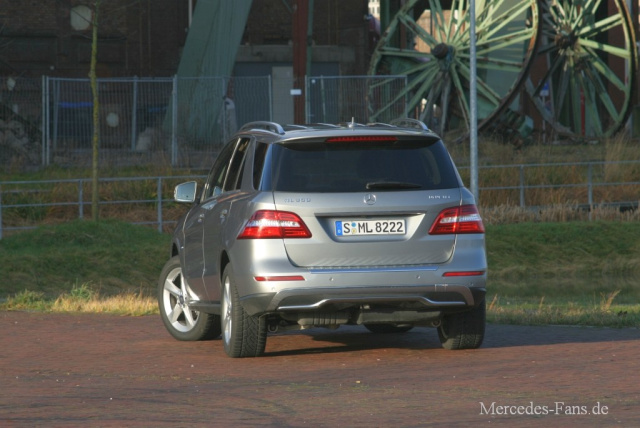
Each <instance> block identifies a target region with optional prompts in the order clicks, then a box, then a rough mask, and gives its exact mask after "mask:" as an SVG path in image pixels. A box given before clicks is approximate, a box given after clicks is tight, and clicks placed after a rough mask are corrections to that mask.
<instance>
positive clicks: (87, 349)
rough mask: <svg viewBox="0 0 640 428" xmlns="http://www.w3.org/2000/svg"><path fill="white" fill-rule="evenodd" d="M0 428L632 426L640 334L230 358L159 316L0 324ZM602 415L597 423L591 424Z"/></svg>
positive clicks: (14, 318) (372, 342) (282, 346)
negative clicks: (186, 337) (178, 332)
mask: <svg viewBox="0 0 640 428" xmlns="http://www.w3.org/2000/svg"><path fill="white" fill-rule="evenodd" d="M0 339H1V342H0V343H1V347H0V427H14V426H15V427H32V426H44V427H76V426H77V427H87V426H89V427H91V426H96V427H98V426H100V427H103V426H104V427H112V426H113V427H116V426H117V427H122V426H128V427H147V426H149V427H163V426H178V427H179V426H189V427H199V426H224V427H231V426H233V427H241V426H267V427H270V426H274V427H275V426H278V427H287V426H290V427H302V426H309V427H334V426H341V427H358V426H362V427H365V426H366V427H387V426H397V427H421V426H428V425H442V426H469V425H474V426H479V425H502V426H560V425H562V426H578V425H579V426H583V427H584V426H608V425H616V426H634V425H637V424H638V421H639V420H640V331H638V330H637V329H624V330H617V329H602V328H579V327H556V326H551V327H522V326H503V325H490V326H488V332H487V337H486V340H485V344H484V345H483V347H482V348H481V349H478V350H473V351H457V352H456V351H446V350H443V349H441V348H440V345H439V343H438V339H437V334H436V332H435V330H433V329H426V328H424V329H423V328H416V329H414V330H412V331H411V332H409V333H406V334H402V335H396V336H393V335H376V334H372V333H369V332H368V331H367V330H366V329H364V328H359V327H341V328H339V329H338V330H333V331H331V330H321V329H318V330H310V331H307V332H295V333H286V334H276V335H272V336H270V337H269V339H268V341H267V349H266V355H265V356H264V357H262V358H254V359H230V358H227V357H226V356H225V355H224V351H223V350H222V346H221V343H220V341H219V340H214V341H208V342H178V341H176V340H174V339H173V338H171V337H170V336H169V334H168V333H167V332H166V331H165V330H164V327H163V326H162V323H161V321H160V319H159V317H156V316H150V317H119V316H111V315H76V314H69V315H61V314H41V313H27V312H0ZM595 413H599V414H595Z"/></svg>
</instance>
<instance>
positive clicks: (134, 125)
mask: <svg viewBox="0 0 640 428" xmlns="http://www.w3.org/2000/svg"><path fill="white" fill-rule="evenodd" d="M137 133H138V76H133V101H132V102H131V150H134V151H135V149H136V134H137Z"/></svg>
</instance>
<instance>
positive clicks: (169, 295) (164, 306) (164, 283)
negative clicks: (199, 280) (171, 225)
mask: <svg viewBox="0 0 640 428" xmlns="http://www.w3.org/2000/svg"><path fill="white" fill-rule="evenodd" d="M194 297H195V296H194V295H193V293H192V292H191V289H190V288H189V285H188V284H187V283H186V281H185V280H184V277H183V276H182V268H181V267H180V258H179V257H178V256H175V257H172V258H171V259H170V260H169V261H168V262H167V263H166V264H165V266H164V269H162V273H161V274H160V281H159V282H158V306H159V308H160V317H161V318H162V322H163V323H164V325H165V327H166V328H167V330H168V331H169V333H171V335H172V336H173V337H175V338H176V339H178V340H202V339H212V338H215V337H218V336H220V317H219V316H217V315H213V314H207V313H204V312H199V311H195V310H193V309H191V308H190V307H189V302H190V301H192V300H193V299H194Z"/></svg>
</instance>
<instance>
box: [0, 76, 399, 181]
mask: <svg viewBox="0 0 640 428" xmlns="http://www.w3.org/2000/svg"><path fill="white" fill-rule="evenodd" d="M2 82H4V83H5V84H0V165H4V166H8V165H16V166H17V165H19V164H22V165H23V166H26V167H35V166H43V165H51V164H56V165H64V166H89V165H90V164H91V159H92V148H91V147H92V137H93V96H92V92H91V85H90V81H89V79H68V78H53V77H47V76H43V77H42V79H29V78H17V79H14V78H12V77H8V78H0V83H2ZM292 83H293V81H292V80H291V79H289V80H286V79H280V80H277V79H273V78H272V77H270V76H261V77H233V78H229V77H198V78H185V77H177V76H174V77H169V78H137V77H133V78H111V79H102V78H101V79H97V86H98V94H99V95H98V99H99V105H100V115H99V122H100V127H99V148H100V152H99V153H100V164H101V165H103V166H111V165H115V166H122V165H127V164H136V165H139V164H157V163H165V164H171V165H172V166H177V167H191V168H201V167H207V166H208V165H209V164H210V163H211V161H212V160H213V158H215V155H216V153H217V149H218V148H219V146H220V145H221V144H222V143H223V142H225V141H226V140H227V139H228V138H229V137H230V136H231V135H232V134H233V133H234V132H235V131H236V130H237V128H238V127H239V126H241V125H242V124H244V123H246V122H250V121H255V120H277V121H281V122H284V123H293V98H294V97H295V96H296V93H295V92H292V91H291V88H292ZM404 86H406V76H380V77H378V76H350V77H335V76H317V77H307V79H306V93H307V97H306V105H305V116H306V122H307V123H315V122H325V123H338V122H345V121H350V120H351V119H352V118H354V119H355V120H356V121H358V122H368V121H369V119H370V118H371V117H372V113H375V117H376V120H377V121H388V120H390V119H393V118H396V117H399V116H402V115H403V114H404V112H405V100H404V99H402V98H401V99H399V100H394V101H392V102H389V101H388V100H389V99H390V98H392V94H396V93H398V92H400V91H401V90H402V88H403V87H404Z"/></svg>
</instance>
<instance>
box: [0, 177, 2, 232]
mask: <svg viewBox="0 0 640 428" xmlns="http://www.w3.org/2000/svg"><path fill="white" fill-rule="evenodd" d="M0 239H2V186H0Z"/></svg>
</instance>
